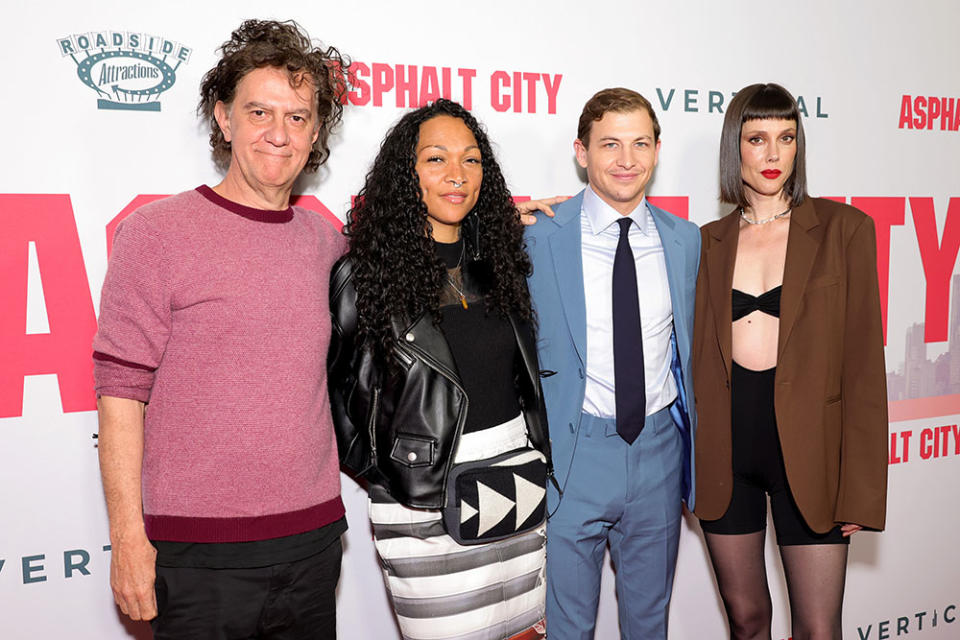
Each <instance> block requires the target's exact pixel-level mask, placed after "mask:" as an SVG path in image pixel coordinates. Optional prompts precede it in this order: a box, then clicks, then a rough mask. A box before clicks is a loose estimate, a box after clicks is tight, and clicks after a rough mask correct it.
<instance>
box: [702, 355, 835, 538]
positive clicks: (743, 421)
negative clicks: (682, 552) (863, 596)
mask: <svg viewBox="0 0 960 640" xmlns="http://www.w3.org/2000/svg"><path fill="white" fill-rule="evenodd" d="M776 371H777V370H776V369H775V368H774V369H767V370H765V371H753V370H751V369H745V368H743V367H741V366H740V365H739V364H737V363H736V362H734V363H733V371H732V372H731V373H732V374H733V375H732V376H731V380H730V395H731V420H732V434H731V436H732V447H733V495H732V497H731V499H730V506H729V507H727V511H726V513H724V514H723V516H722V517H721V518H720V519H719V520H701V521H700V526H701V528H702V529H703V530H704V531H705V532H707V533H717V534H743V533H756V532H757V531H763V530H764V529H765V528H766V526H767V500H766V496H767V494H769V495H770V511H771V512H772V514H773V525H774V528H775V529H776V532H777V544H779V545H781V546H786V545H799V544H849V542H850V538H849V537H847V538H845V537H843V535H842V534H841V532H840V526H839V525H838V526H836V527H834V528H833V529H831V530H830V531H828V532H827V533H816V532H815V531H813V530H812V529H811V528H810V527H808V526H807V523H806V522H805V521H804V519H803V515H802V514H801V513H800V510H799V509H798V508H797V504H796V502H794V500H793V494H792V493H791V492H790V486H789V484H788V483H787V472H786V469H785V468H784V465H783V453H782V452H781V449H780V437H779V435H777V418H776V413H775V411H774V408H773V393H774V376H775V374H776Z"/></svg>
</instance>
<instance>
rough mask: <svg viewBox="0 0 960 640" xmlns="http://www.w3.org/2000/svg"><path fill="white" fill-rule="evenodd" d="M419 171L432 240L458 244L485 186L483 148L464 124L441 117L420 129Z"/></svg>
mask: <svg viewBox="0 0 960 640" xmlns="http://www.w3.org/2000/svg"><path fill="white" fill-rule="evenodd" d="M416 169H417V176H418V177H419V178H420V189H421V190H422V197H423V203H424V204H425V205H426V206H427V220H428V221H429V223H430V231H431V235H432V236H433V239H434V240H437V241H439V242H455V241H456V240H457V238H458V237H459V234H460V223H461V222H462V221H463V219H464V218H465V217H466V216H467V214H468V213H470V211H471V210H472V209H473V207H474V205H476V204H477V198H479V196H480V185H481V183H482V182H483V161H482V158H481V156H480V147H478V146H477V140H476V138H475V137H474V136H473V133H472V132H471V131H470V129H469V128H468V127H467V125H466V124H464V122H463V120H461V119H460V118H454V117H453V116H446V115H442V116H436V117H434V118H431V119H429V120H427V121H426V122H424V123H423V124H421V125H420V138H419V140H418V141H417V164H416Z"/></svg>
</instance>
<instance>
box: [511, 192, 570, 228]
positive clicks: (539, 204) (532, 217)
mask: <svg viewBox="0 0 960 640" xmlns="http://www.w3.org/2000/svg"><path fill="white" fill-rule="evenodd" d="M569 199H570V196H553V197H552V198H540V199H539V200H527V201H526V202H518V203H517V212H518V213H519V214H520V222H522V223H523V224H524V225H526V226H530V225H531V224H535V223H536V222H537V216H536V214H535V212H536V211H542V212H543V213H544V214H545V215H548V216H550V217H551V218H552V217H553V216H554V213H553V209H551V208H550V207H551V206H552V205H555V204H560V203H561V202H563V201H564V200H569Z"/></svg>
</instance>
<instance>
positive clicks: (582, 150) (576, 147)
mask: <svg viewBox="0 0 960 640" xmlns="http://www.w3.org/2000/svg"><path fill="white" fill-rule="evenodd" d="M573 151H574V153H576V154H577V164H579V165H580V166H581V167H583V168H584V169H586V168H587V145H585V144H583V141H582V140H580V138H577V139H576V140H574V141H573Z"/></svg>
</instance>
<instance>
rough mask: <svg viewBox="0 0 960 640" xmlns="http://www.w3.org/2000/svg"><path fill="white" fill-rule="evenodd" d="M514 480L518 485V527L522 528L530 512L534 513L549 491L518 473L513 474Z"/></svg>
mask: <svg viewBox="0 0 960 640" xmlns="http://www.w3.org/2000/svg"><path fill="white" fill-rule="evenodd" d="M513 481H514V484H515V485H516V487H517V526H516V528H517V529H520V525H522V524H523V523H524V521H525V520H526V519H527V518H529V517H530V514H531V513H533V512H534V511H535V510H536V509H537V507H538V506H540V502H541V501H543V496H544V495H545V494H546V493H547V491H546V489H544V488H543V487H538V486H537V485H535V484H533V483H532V482H530V481H529V480H527V479H525V478H521V477H520V476H518V475H517V474H513Z"/></svg>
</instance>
